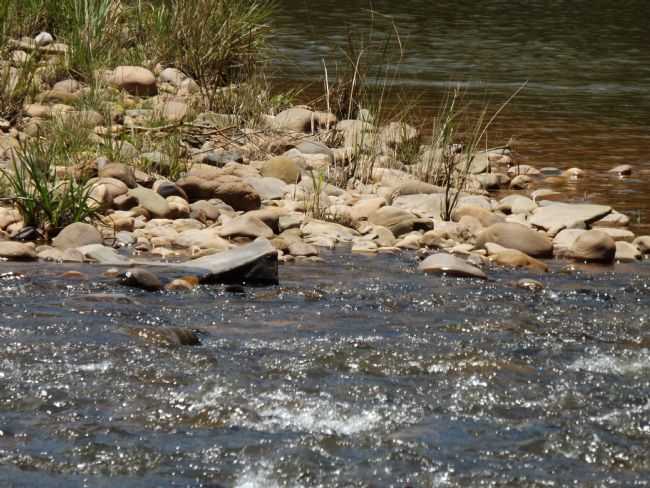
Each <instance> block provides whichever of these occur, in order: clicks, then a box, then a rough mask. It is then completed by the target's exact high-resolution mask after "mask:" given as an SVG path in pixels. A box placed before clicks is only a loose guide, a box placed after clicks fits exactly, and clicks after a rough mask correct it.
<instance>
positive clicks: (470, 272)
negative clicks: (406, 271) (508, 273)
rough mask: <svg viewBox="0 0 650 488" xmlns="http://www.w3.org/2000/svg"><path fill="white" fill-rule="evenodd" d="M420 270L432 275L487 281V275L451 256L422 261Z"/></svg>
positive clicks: (433, 257) (434, 256) (434, 257)
mask: <svg viewBox="0 0 650 488" xmlns="http://www.w3.org/2000/svg"><path fill="white" fill-rule="evenodd" d="M418 269H419V270H420V271H424V272H425V273H431V274H443V275H448V276H455V277H459V278H479V279H482V280H485V279H487V275H486V274H485V273H484V272H483V271H481V270H480V269H478V268H477V267H475V266H472V265H471V264H468V263H467V262H466V261H464V260H463V259H461V258H458V257H456V256H452V255H451V254H444V253H438V254H433V255H431V256H429V257H428V258H426V259H425V260H424V261H422V262H421V263H420V265H419V266H418Z"/></svg>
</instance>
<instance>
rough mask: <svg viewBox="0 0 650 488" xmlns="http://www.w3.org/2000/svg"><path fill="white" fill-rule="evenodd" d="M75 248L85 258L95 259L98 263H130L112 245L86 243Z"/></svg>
mask: <svg viewBox="0 0 650 488" xmlns="http://www.w3.org/2000/svg"><path fill="white" fill-rule="evenodd" d="M77 250H78V251H79V252H80V253H81V254H83V255H84V257H85V258H87V259H91V260H93V261H96V262H97V263H99V264H104V265H110V266H124V265H128V264H130V261H129V260H128V259H127V258H125V257H124V256H122V255H120V254H118V253H117V252H115V250H114V249H113V248H112V247H108V246H103V245H101V244H88V245H86V246H82V247H78V248H77Z"/></svg>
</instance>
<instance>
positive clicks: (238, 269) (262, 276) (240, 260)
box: [166, 238, 278, 285]
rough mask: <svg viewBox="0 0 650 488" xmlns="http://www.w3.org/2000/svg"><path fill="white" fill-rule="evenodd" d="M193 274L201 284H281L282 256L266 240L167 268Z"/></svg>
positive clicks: (261, 239)
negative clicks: (280, 257) (280, 265)
mask: <svg viewBox="0 0 650 488" xmlns="http://www.w3.org/2000/svg"><path fill="white" fill-rule="evenodd" d="M166 266H168V267H171V268H179V269H183V270H188V271H191V272H192V273H191V274H195V275H197V276H198V277H199V280H200V282H201V283H249V284H263V285H277V284H278V252H277V250H276V249H275V248H274V247H273V245H272V244H271V243H270V242H269V241H268V240H267V239H264V238H260V239H256V240H255V241H253V242H252V243H250V244H246V245H244V246H241V247H237V248H234V249H230V250H227V251H223V252H219V253H216V254H211V255H209V256H204V257H201V258H198V259H193V260H190V261H186V262H184V263H177V264H167V265H166Z"/></svg>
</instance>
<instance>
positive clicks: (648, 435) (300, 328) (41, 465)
mask: <svg viewBox="0 0 650 488" xmlns="http://www.w3.org/2000/svg"><path fill="white" fill-rule="evenodd" d="M325 258H326V259H327V261H328V265H327V266H326V267H325V266H323V265H322V264H320V265H316V264H309V265H307V264H304V265H287V266H284V267H282V268H281V277H280V278H281V285H280V286H278V287H268V288H246V289H244V290H243V292H238V293H233V292H232V291H226V289H224V288H221V287H218V286H217V287H201V288H198V289H197V290H196V291H194V292H191V293H189V294H187V293H186V294H176V293H167V292H165V293H162V292H160V293H147V292H141V291H138V290H133V289H128V288H120V287H116V286H115V285H114V284H113V283H112V282H111V281H110V280H108V279H105V278H102V277H101V274H100V273H101V269H100V268H99V267H98V268H93V267H90V266H89V267H86V268H83V269H82V271H83V272H84V273H86V274H87V275H88V279H87V280H79V279H76V280H75V279H64V278H62V277H61V273H62V270H63V269H65V268H61V267H43V266H42V265H19V266H15V265H11V266H9V265H7V264H4V265H2V271H3V273H5V272H6V273H7V274H2V277H1V279H0V294H1V295H2V299H1V300H0V344H1V345H2V348H1V349H0V432H1V433H0V486H2V487H6V486H10V487H33V486H49V487H69V486H91V487H109V486H110V487H113V486H121V487H124V488H127V487H129V488H130V487H151V486H183V487H186V486H189V487H199V486H206V487H207V486H211V487H216V486H236V487H266V488H268V487H276V486H291V487H294V486H306V487H307V486H309V487H311V486H322V487H331V486H376V487H379V486H398V487H403V486H418V487H420V486H422V487H430V486H479V485H480V486H518V487H520V486H643V483H645V482H647V481H648V480H649V479H650V456H649V455H648V454H649V453H650V379H649V378H650V376H649V375H648V373H649V372H650V333H649V329H648V324H647V317H648V315H649V314H650V305H649V304H650V300H649V299H648V298H649V294H650V288H649V287H648V276H649V274H648V272H649V271H650V268H648V266H647V265H638V266H635V267H632V268H630V267H617V268H616V269H615V271H616V272H615V273H614V272H613V271H614V270H612V269H610V270H605V271H588V272H584V271H583V272H579V273H578V275H576V276H567V275H564V274H562V273H552V274H549V275H547V276H544V277H542V278H541V279H542V281H543V282H544V283H545V285H546V289H545V291H542V292H539V293H531V292H529V291H526V290H522V289H519V288H516V287H514V286H513V285H512V282H513V281H514V280H516V279H518V278H520V277H523V276H526V275H525V274H523V273H514V272H508V273H505V272H503V271H499V270H497V269H494V270H488V273H489V274H490V276H491V278H492V279H491V280H490V281H489V282H487V283H485V282H477V281H472V280H462V279H452V278H440V277H430V276H429V277H428V276H423V275H421V274H419V273H417V272H415V271H414V270H415V267H416V261H415V258H414V257H413V256H412V255H402V256H380V257H376V258H366V257H361V256H356V257H351V256H350V255H349V254H348V253H347V252H346V253H336V254H327V255H325ZM555 267H556V268H557V267H559V264H558V265H557V266H555ZM10 270H11V271H13V273H9V271H10ZM134 325H138V326H150V327H170V326H176V327H188V328H192V329H198V330H200V331H201V338H202V345H200V346H196V347H171V348H169V347H159V346H155V345H150V344H146V343H144V342H142V341H141V340H140V339H137V338H134V337H131V336H129V335H127V334H125V333H123V331H124V329H125V328H126V327H128V326H134ZM635 483H637V484H635Z"/></svg>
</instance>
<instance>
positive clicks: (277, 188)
mask: <svg viewBox="0 0 650 488" xmlns="http://www.w3.org/2000/svg"><path fill="white" fill-rule="evenodd" d="M244 182H245V183H247V184H249V185H250V186H251V187H253V189H254V190H255V191H256V192H257V194H258V195H259V197H260V199H262V200H281V199H282V198H284V196H285V195H286V194H287V193H288V192H289V191H290V190H289V185H287V184H286V183H285V182H284V181H282V180H280V179H278V178H272V177H259V176H249V177H247V178H244Z"/></svg>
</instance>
